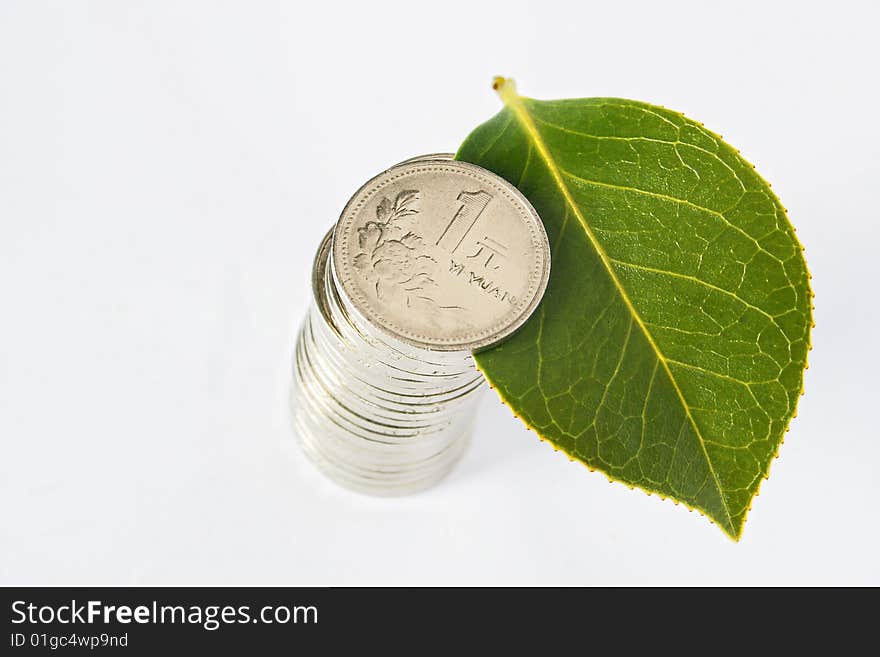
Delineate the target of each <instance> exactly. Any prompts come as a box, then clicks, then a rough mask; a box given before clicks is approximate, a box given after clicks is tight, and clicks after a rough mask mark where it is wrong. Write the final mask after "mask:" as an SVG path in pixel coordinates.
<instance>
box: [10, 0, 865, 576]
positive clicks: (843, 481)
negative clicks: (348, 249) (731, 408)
mask: <svg viewBox="0 0 880 657" xmlns="http://www.w3.org/2000/svg"><path fill="white" fill-rule="evenodd" d="M878 20H880V17H878V14H877V11H876V3H869V2H865V3H864V4H858V3H850V2H833V3H832V2H829V3H821V4H810V3H804V2H798V3H792V4H791V5H788V6H786V5H784V4H781V3H779V4H772V3H767V2H757V3H748V2H737V3H724V8H722V7H721V5H720V4H716V3H705V2H698V3H693V4H682V3H676V2H668V1H667V2H651V3H644V4H641V5H629V4H628V3H623V2H607V1H605V2H601V3H587V2H569V3H555V2H550V1H548V0H542V1H541V2H535V3H522V2H512V1H505V2H500V3H496V4H489V3H480V2H474V1H469V2H462V3H458V2H450V1H446V0H444V1H443V2H434V3H425V4H423V3H417V2H401V3H381V2H365V3H351V4H342V3H334V2H254V1H247V2H244V1H243V2H181V1H170V2H149V3H147V2H144V3H141V2H109V1H108V2H90V3H86V2H57V3H46V4H44V3H42V2H24V1H22V2H14V1H13V2H10V1H9V0H3V1H2V2H0V450H2V452H0V557H2V559H0V583H3V584H40V583H42V584H61V583H80V584H198V583H202V584H223V583H252V584H561V585H564V584H661V583H662V584H715V583H718V584H721V583H726V584H783V583H786V584H806V583H817V584H833V583H834V584H840V583H850V584H880V565H878V557H877V555H878V554H880V535H878V519H880V517H878V515H880V514H878V502H880V499H878V498H880V484H878V474H877V471H878V467H880V435H878V434H880V431H878V428H877V427H878V420H877V417H876V416H877V409H878V401H877V397H878V389H877V385H876V381H877V380H878V371H880V370H878V368H880V359H878V344H877V341H878V337H880V335H878V329H877V326H878V321H880V312H878V296H880V295H878V282H880V266H878V240H880V228H878V221H880V217H878V209H877V208H878V198H877V189H878V176H880V168H878V159H880V147H878V144H880V139H878V135H880V120H878V111H880V110H878V107H880V98H878V85H877V70H876V67H877V64H878V61H880V52H878V45H877V35H876V29H877V24H878ZM496 74H504V75H509V76H512V77H514V78H516V80H517V81H518V83H519V88H520V91H521V92H522V93H524V94H526V95H531V96H534V97H539V98H564V97H573V96H575V97H576V96H623V97H630V98H637V99H641V100H646V101H650V102H654V103H657V104H662V105H665V106H667V107H672V108H675V109H678V110H681V111H683V112H685V113H687V114H688V115H690V116H692V117H694V118H697V119H698V120H700V121H703V122H705V124H706V125H707V127H709V128H711V129H713V130H716V131H718V132H721V133H722V134H723V135H724V137H725V138H726V139H727V140H728V141H730V142H731V143H732V144H734V145H736V146H737V147H738V148H740V149H742V152H743V154H744V155H745V156H746V158H747V159H749V160H750V161H752V162H754V163H755V164H756V165H757V166H758V169H759V171H760V172H761V173H762V174H763V175H764V176H765V177H766V178H767V179H769V180H771V181H772V182H773V184H774V189H775V190H776V191H777V192H778V194H779V195H780V197H781V198H782V200H783V203H784V204H785V205H786V206H787V207H788V209H789V211H790V216H791V219H792V221H793V223H794V224H795V226H796V227H797V229H798V235H799V237H800V238H801V240H802V241H803V243H804V244H805V245H806V254H807V258H808V262H809V264H810V268H811V270H812V272H813V275H814V280H813V283H814V287H815V292H816V322H817V326H816V329H815V332H814V340H813V342H814V345H815V347H814V350H813V352H812V354H811V357H810V362H811V368H810V370H809V371H808V373H807V379H806V396H805V397H804V398H803V399H802V402H801V408H800V414H799V416H798V418H797V419H796V420H795V421H794V423H793V424H792V427H791V431H790V433H789V434H788V435H787V437H786V442H785V445H784V446H783V449H782V455H781V458H780V459H779V460H778V461H776V462H775V463H774V465H773V470H772V476H771V478H770V480H769V481H767V482H765V483H764V485H763V487H762V489H761V495H760V497H759V498H758V499H757V500H756V501H755V505H754V508H753V511H752V513H751V516H750V518H749V521H748V523H747V526H746V531H745V536H744V539H743V541H742V542H741V543H740V544H734V543H733V542H731V541H729V540H728V539H727V538H725V537H724V535H723V534H722V533H721V531H720V530H718V529H717V528H715V527H714V526H712V525H710V524H709V523H708V521H706V520H705V519H703V518H701V517H699V516H698V515H697V514H696V513H693V514H690V513H688V512H687V511H686V510H685V509H684V508H683V507H676V506H674V505H673V504H672V503H671V502H662V501H661V500H659V499H657V498H656V497H648V496H646V495H645V494H643V493H641V492H638V491H635V492H633V491H630V490H629V489H627V488H626V487H625V486H622V485H620V484H613V485H609V483H608V481H607V480H606V479H605V478H604V477H603V476H602V475H601V474H598V473H597V474H590V473H589V472H588V471H587V470H586V469H585V468H583V467H582V466H580V465H577V464H572V463H569V462H568V460H567V459H566V458H564V457H562V456H561V455H559V454H555V453H554V452H553V450H552V449H550V448H549V447H548V446H547V445H544V444H541V443H539V442H538V440H537V438H536V437H535V436H534V435H533V434H531V433H529V432H527V431H526V430H525V429H523V428H522V426H521V424H520V423H519V422H518V421H517V420H515V419H514V418H513V417H512V416H511V414H510V412H509V411H508V410H507V409H506V408H504V407H502V406H501V405H500V402H497V401H496V399H495V398H494V397H487V398H486V400H485V403H484V406H483V410H482V414H481V419H480V423H479V426H478V428H477V432H476V436H475V440H474V442H473V445H472V447H471V449H470V451H469V452H468V453H467V454H466V455H465V458H464V460H463V461H462V463H461V464H460V465H459V467H458V468H457V469H456V470H455V471H454V473H453V474H452V475H451V476H450V477H449V478H448V479H446V480H445V481H444V482H442V483H441V484H440V485H439V486H437V487H436V488H434V489H432V490H430V491H428V492H426V493H423V494H419V495H416V496H413V497H409V498H403V499H391V500H388V499H372V498H368V497H363V496H359V495H357V494H354V493H349V492H347V491H345V490H342V489H340V488H337V487H336V486H335V485H333V484H332V483H330V482H329V481H327V480H325V479H324V478H323V477H322V476H321V475H319V474H318V473H317V472H315V471H314V470H313V469H312V467H311V466H310V464H309V463H308V462H307V461H306V460H305V459H304V457H303V456H302V455H301V454H300V453H299V452H298V451H297V450H296V449H287V448H286V447H285V445H286V444H288V445H289V444H290V443H291V442H292V440H293V439H292V432H291V429H290V428H289V418H288V408H287V403H286V395H287V390H288V381H289V375H290V374H289V360H290V355H291V349H292V346H293V342H294V338H295V332H296V329H297V326H298V324H299V321H300V318H301V317H302V314H303V312H304V311H305V309H306V306H307V303H308V291H307V281H308V274H309V267H310V265H311V260H312V257H313V255H314V252H315V249H316V247H317V244H318V242H319V239H320V238H321V236H322V235H323V234H324V232H325V231H326V230H327V229H328V227H329V226H330V225H331V223H332V222H333V221H334V219H335V217H336V215H337V213H338V212H339V210H340V209H341V207H342V205H343V204H344V203H345V201H346V200H347V199H348V197H349V196H350V194H351V193H352V192H353V191H354V190H355V189H356V188H357V187H358V186H359V185H360V184H361V183H362V182H363V181H364V180H365V179H367V178H368V177H370V176H372V175H373V174H375V173H377V172H378V171H380V170H382V169H383V168H384V167H386V166H388V165H390V164H392V163H394V162H396V161H398V160H401V159H403V158H406V157H409V156H412V155H417V154H421V153H428V152H434V151H449V150H455V148H456V147H457V146H458V145H459V144H460V143H461V141H462V140H463V139H464V137H465V136H466V135H467V134H468V132H469V131H470V130H471V129H472V128H474V127H475V126H476V125H477V124H478V123H480V122H482V121H484V120H486V119H488V118H489V117H490V116H491V115H492V114H494V113H495V112H496V111H497V110H498V109H499V108H500V105H499V102H498V99H497V98H496V97H495V95H494V94H493V93H492V91H491V89H490V81H491V78H492V76H493V75H496Z"/></svg>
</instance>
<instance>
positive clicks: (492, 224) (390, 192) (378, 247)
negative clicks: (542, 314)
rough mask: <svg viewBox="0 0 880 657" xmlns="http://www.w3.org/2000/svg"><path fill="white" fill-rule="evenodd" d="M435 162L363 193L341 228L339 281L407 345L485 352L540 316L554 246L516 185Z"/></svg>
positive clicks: (401, 168) (372, 318)
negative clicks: (538, 309) (534, 315)
mask: <svg viewBox="0 0 880 657" xmlns="http://www.w3.org/2000/svg"><path fill="white" fill-rule="evenodd" d="M430 157H431V159H421V158H420V159H415V160H408V161H407V162H403V163H401V164H399V165H397V166H395V167H392V168H391V169H388V170H387V171H385V172H383V173H381V174H379V175H378V176H376V177H375V178H373V179H372V180H370V181H369V182H368V183H366V184H365V185H364V186H363V187H361V188H360V189H359V190H358V191H357V192H356V193H355V195H354V196H353V197H352V198H351V200H350V201H349V202H348V204H347V205H346V206H345V209H344V210H343V211H342V215H341V216H340V218H339V221H338V222H337V224H336V228H335V230H334V234H333V253H332V259H333V274H334V276H335V277H336V281H337V284H338V287H339V289H340V290H341V291H342V293H343V294H344V295H345V296H346V297H347V298H348V300H349V301H350V302H351V304H352V305H353V307H354V308H355V309H356V310H357V311H358V312H359V313H360V314H362V315H363V316H364V317H365V318H366V319H367V320H368V321H369V322H370V323H372V324H374V325H375V326H377V327H379V328H380V329H382V330H383V331H385V332H386V333H388V334H390V335H391V336H393V337H395V338H397V339H398V340H401V341H403V342H405V343H408V344H411V345H414V346H417V347H421V348H425V349H433V350H440V351H477V350H479V349H484V348H486V347H489V346H491V345H494V344H496V343H498V342H500V341H501V340H503V339H504V338H506V337H508V336H510V335H511V334H512V333H513V332H514V331H516V330H517V329H518V328H519V327H520V326H522V325H523V323H524V322H525V321H526V320H527V319H528V318H529V316H530V315H531V314H532V312H533V311H534V310H535V307H536V306H537V305H538V302H539V301H540V300H541V297H542V295H543V294H544V290H545V288H546V287H547V279H548V276H549V274H550V246H549V243H548V241H547V234H546V232H545V231H544V226H543V224H542V223H541V220H540V218H539V217H538V214H537V213H536V212H535V209H534V208H533V207H532V205H531V204H530V203H529V202H528V200H526V198H525V197H524V196H523V195H522V194H521V193H520V192H519V190H517V189H516V188H515V187H514V186H513V185H511V184H510V183H508V182H507V181H506V180H504V179H503V178H500V177H498V176H496V175H495V174H493V173H491V172H489V171H487V170H485V169H483V168H482V167H478V166H475V165H473V164H468V163H466V162H457V161H447V160H444V159H433V158H435V157H437V156H430Z"/></svg>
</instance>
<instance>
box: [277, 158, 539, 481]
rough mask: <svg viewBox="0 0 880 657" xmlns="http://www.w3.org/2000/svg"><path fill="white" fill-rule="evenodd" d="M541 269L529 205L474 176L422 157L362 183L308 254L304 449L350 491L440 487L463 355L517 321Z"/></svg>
mask: <svg viewBox="0 0 880 657" xmlns="http://www.w3.org/2000/svg"><path fill="white" fill-rule="evenodd" d="M549 260H550V256H549V247H548V244H547V236H546V234H545V232H544V229H543V226H542V224H541V222H540V220H539V219H538V216H537V214H536V213H535V211H534V209H533V208H532V206H531V205H530V204H529V202H528V201H527V200H526V199H525V198H524V197H523V196H522V194H520V193H519V192H518V191H517V190H516V188H515V187H513V186H511V185H510V184H509V183H507V182H506V181H504V180H503V179H501V178H499V177H498V176H495V175H494V174H492V173H490V172H488V171H486V170H484V169H482V168H480V167H476V166H474V165H470V164H466V163H462V162H456V161H453V160H451V158H450V156H446V155H435V156H424V157H420V158H414V159H412V160H407V161H406V162H403V163H401V164H399V165H397V166H395V167H392V168H391V169H388V170H387V171H385V172H383V173H381V174H379V175H378V176H376V177H375V178H373V179H372V180H370V181H369V182H367V183H366V184H365V185H364V186H363V187H362V188H361V189H360V190H358V191H357V192H356V193H355V195H354V196H353V197H352V198H351V200H350V201H349V203H348V204H347V205H346V207H345V209H344V210H343V212H342V215H341V216H340V218H339V221H338V222H337V224H336V226H335V227H334V229H333V230H331V231H330V233H328V235H327V236H326V237H325V238H324V241H323V242H322V244H321V247H320V248H319V250H318V254H317V256H316V258H315V264H314V268H313V274H312V289H313V294H314V299H313V303H312V307H311V308H310V310H309V313H308V315H307V317H306V320H305V322H304V324H303V327H302V329H301V331H300V334H299V339H298V341H297V346H296V354H295V359H294V367H293V374H294V376H293V379H294V385H293V388H292V404H293V415H294V425H295V429H296V431H297V434H298V436H299V439H300V441H301V444H302V446H303V449H304V451H305V452H306V454H307V455H308V456H309V457H310V458H311V459H312V460H313V461H314V463H315V464H316V465H317V466H318V467H319V468H320V469H321V470H322V471H323V472H325V473H326V474H327V475H329V476H330V477H331V478H332V479H334V480H335V481H337V482H338V483H340V484H342V485H345V486H348V487H349V488H353V489H356V490H360V491H362V492H367V493H372V494H377V495H401V494H406V493H411V492H414V491H417V490H420V489H423V488H426V487H428V486H430V485H432V484H433V483H435V482H436V481H438V480H439V479H440V478H441V477H443V476H444V475H445V474H446V473H447V472H448V471H449V470H450V469H451V468H452V466H453V465H454V464H455V462H456V461H457V459H458V457H459V456H460V455H461V453H462V451H463V450H464V447H465V446H466V444H467V440H468V437H469V435H470V430H471V426H472V424H473V420H474V418H475V411H476V408H477V403H478V401H479V397H480V392H481V390H482V389H483V385H482V383H483V379H482V375H481V374H480V373H479V372H478V371H477V370H476V368H475V367H474V363H473V358H472V355H471V354H472V352H473V351H475V350H478V349H483V348H487V347H489V346H492V345H495V344H497V343H498V342H500V341H501V340H503V339H504V338H506V337H508V336H509V335H510V334H512V333H513V332H514V331H515V330H517V329H518V328H519V327H520V326H521V325H522V324H523V323H524V322H525V321H526V319H528V317H529V316H530V315H531V313H532V312H533V311H534V309H535V307H536V306H537V304H538V302H539V301H540V298H541V296H542V294H543V292H544V288H545V287H546V284H547V277H548V274H549V266H550V262H549Z"/></svg>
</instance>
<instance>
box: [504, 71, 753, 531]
mask: <svg viewBox="0 0 880 657" xmlns="http://www.w3.org/2000/svg"><path fill="white" fill-rule="evenodd" d="M497 91H498V94H499V95H500V96H501V99H502V100H503V101H504V104H505V105H506V106H507V107H508V108H509V109H510V111H511V112H512V113H513V116H514V117H515V118H516V119H517V120H518V121H519V123H520V124H521V126H522V128H523V130H524V131H525V133H526V136H527V137H528V138H529V139H530V140H531V141H532V143H533V144H534V147H535V149H536V150H537V151H538V154H539V155H540V156H541V159H542V160H544V163H545V165H546V166H547V170H548V171H549V172H550V175H551V177H552V178H553V180H554V182H555V183H556V185H557V187H559V190H560V191H561V192H562V196H563V199H564V200H565V203H566V204H567V205H568V206H569V208H570V210H571V212H572V214H574V216H575V217H577V220H578V222H579V223H580V225H581V227H582V228H583V230H584V233H586V235H587V238H588V239H589V240H590V243H591V244H592V245H593V248H594V249H595V250H596V253H597V254H598V255H599V259H600V260H601V261H602V265H603V266H604V267H605V270H606V271H607V272H608V275H609V276H610V277H611V282H612V283H614V286H615V287H616V288H617V291H618V293H619V294H620V297H621V299H623V302H624V304H625V305H626V307H627V309H628V310H629V311H630V314H631V315H632V317H633V319H634V320H635V322H636V323H637V324H638V325H639V328H640V329H641V330H642V334H643V335H644V336H645V339H646V340H647V341H648V344H649V345H651V349H652V350H653V351H654V354H655V356H656V357H657V360H658V362H660V364H661V365H662V366H663V369H664V370H665V371H666V375H667V377H669V381H670V383H672V387H673V388H674V389H675V393H676V395H678V399H679V401H680V402H681V405H682V408H683V409H684V412H685V415H687V418H688V421H689V422H690V424H691V427H692V428H693V430H694V433H695V434H696V436H697V440H698V441H699V443H700V449H701V450H702V451H703V456H705V458H706V464H707V465H708V467H709V472H710V473H711V474H712V479H713V481H714V482H715V487H716V488H717V489H718V497H719V499H720V500H721V505H722V506H723V507H724V513H725V515H726V516H727V524H728V528H729V530H730V532H731V534H732V535H733V536H734V537H736V536H737V529H736V527H735V526H734V524H733V518H732V517H731V515H730V508H729V507H728V506H727V500H725V499H724V489H723V488H722V487H721V481H720V480H719V479H718V474H717V473H716V472H715V468H714V467H713V465H712V459H710V458H709V453H708V451H707V449H706V441H705V439H704V438H703V435H702V433H701V432H700V428H699V426H697V422H696V420H695V419H694V416H693V414H692V413H691V410H690V406H689V405H688V403H687V400H685V398H684V393H683V392H682V390H681V388H680V387H679V385H678V382H677V381H676V380H675V376H673V374H672V370H671V368H670V367H669V363H668V361H667V359H666V356H665V355H664V354H663V352H662V351H660V347H659V346H658V345H657V343H656V342H655V341H654V337H653V336H652V335H651V333H650V331H648V328H647V326H645V323H644V321H643V320H642V317H641V315H640V314H639V312H638V311H637V310H636V308H635V306H634V305H633V303H632V301H631V300H630V298H629V294H627V292H626V288H624V287H623V285H622V284H621V282H620V279H618V278H617V274H616V273H615V271H614V268H613V267H612V264H611V261H610V258H609V257H608V255H607V254H606V253H605V249H604V248H603V247H602V245H601V243H600V242H599V240H598V239H597V238H596V236H595V235H594V234H593V231H592V229H591V228H590V225H589V224H588V223H587V220H586V218H585V217H584V216H583V214H582V213H581V211H580V208H579V207H578V205H577V203H575V200H574V197H573V196H572V195H571V192H570V191H569V189H568V185H566V183H565V180H564V178H563V175H562V171H561V169H560V168H559V166H558V165H557V164H556V162H555V160H554V159H553V156H552V155H551V154H550V151H549V149H548V148H547V145H546V144H545V143H544V139H543V137H542V136H541V133H540V132H539V131H538V128H537V126H536V125H535V122H534V120H533V119H532V116H531V115H530V114H529V112H528V110H527V109H526V107H525V104H524V103H523V101H522V98H521V97H520V96H519V95H518V94H517V93H516V87H515V86H514V85H513V83H512V82H511V81H509V80H504V81H502V82H500V84H499V85H498V86H497Z"/></svg>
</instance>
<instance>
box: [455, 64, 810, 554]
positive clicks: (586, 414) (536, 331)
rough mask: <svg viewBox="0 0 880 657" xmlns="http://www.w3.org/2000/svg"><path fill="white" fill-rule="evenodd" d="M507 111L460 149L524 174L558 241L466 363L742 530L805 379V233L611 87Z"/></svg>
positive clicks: (756, 181)
mask: <svg viewBox="0 0 880 657" xmlns="http://www.w3.org/2000/svg"><path fill="white" fill-rule="evenodd" d="M496 89H498V90H499V93H500V95H501V97H502V99H503V100H504V103H505V108H504V109H503V110H502V111H501V112H500V113H499V114H497V115H496V116H495V117H493V118H492V119H490V120H489V121H488V122H486V123H484V124H483V125H481V126H480V127H478V128H477V129H476V130H474V132H473V133H471V135H470V136H469V137H468V138H467V140H466V141H465V142H464V144H463V145H462V146H461V149H460V150H459V152H458V154H457V155H456V157H457V158H458V159H460V160H465V161H468V162H472V163H475V164H479V165H481V166H483V167H486V168H487V169H490V170H492V171H494V172H496V173H497V174H499V175H501V176H503V177H504V178H506V179H507V180H508V181H510V182H511V183H513V184H515V185H516V186H517V187H519V189H520V190H522V192H523V193H524V194H525V195H526V196H527V197H528V198H529V200H530V201H531V202H532V204H533V205H534V206H535V208H536V209H537V211H538V213H539V214H540V215H541V217H542V219H543V220H544V223H545V225H546V227H547V233H548V235H549V237H550V245H551V249H552V260H551V273H550V283H549V286H548V288H547V292H546V294H545V296H544V300H543V301H542V303H541V305H540V306H539V308H538V310H537V312H536V313H535V315H534V316H533V317H532V318H531V319H530V320H529V321H528V322H527V323H526V325H525V326H524V327H523V329H522V330H521V331H519V332H518V333H517V334H516V335H515V336H513V337H512V338H511V339H510V340H508V341H507V342H504V343H503V344H501V345H500V346H498V347H495V348H493V349H491V350H488V351H484V352H482V353H480V354H477V356H476V360H477V364H478V366H479V367H480V369H481V370H482V371H483V373H484V374H485V375H486V378H487V379H488V380H489V383H490V384H491V385H492V386H493V387H494V388H495V389H496V390H497V392H498V393H499V394H500V396H501V397H502V399H503V400H504V401H505V402H506V403H507V404H508V405H509V406H511V407H512V409H513V410H514V412H515V413H516V414H517V415H518V416H519V417H520V418H522V419H523V421H524V422H525V423H526V424H527V425H528V426H529V427H530V428H532V429H533V430H534V431H535V432H537V433H538V435H539V436H540V437H542V438H544V439H546V440H548V441H550V442H551V443H553V445H555V446H556V447H557V448H559V449H560V450H562V451H564V452H565V453H567V454H568V455H569V456H570V457H571V458H574V459H577V460H579V461H582V462H583V463H585V464H586V465H587V466H588V467H589V468H591V469H598V470H601V471H602V472H604V473H605V474H606V475H608V476H609V477H611V478H612V479H615V480H620V481H622V482H625V483H627V484H629V485H631V486H638V487H639V488H642V489H644V490H646V491H648V492H653V493H658V494H660V495H661V496H664V497H669V498H672V499H673V500H676V501H678V502H682V503H684V504H685V505H686V506H688V507H690V508H695V509H698V510H700V511H701V512H703V513H704V514H705V515H707V516H708V517H709V518H710V519H712V520H713V521H714V522H716V523H717V524H718V526H720V527H721V528H722V529H723V530H724V531H725V532H726V533H727V534H729V535H730V536H731V537H732V538H734V539H736V540H738V539H739V537H740V536H741V534H742V528H743V523H744V522H745V517H746V513H747V512H748V510H749V508H750V506H751V502H752V498H753V497H754V496H755V495H756V494H757V491H758V487H759V485H760V483H761V481H762V479H764V478H765V477H766V476H767V473H768V470H769V466H770V462H771V461H772V460H773V458H774V456H775V455H776V454H777V452H778V449H779V445H780V444H781V442H782V438H783V434H784V433H785V431H786V430H787V427H788V423H789V421H790V419H791V418H792V417H793V416H794V414H795V408H796V405H797V401H798V398H799V397H800V395H801V392H802V381H803V371H804V368H805V367H806V363H807V352H808V351H809V337H810V328H811V326H812V293H811V291H810V287H809V274H808V272H807V267H806V263H805V262H804V258H803V252H802V247H801V246H800V244H799V243H798V241H797V239H796V238H795V235H794V229H793V228H792V226H791V224H790V223H789V222H788V219H787V218H786V214H785V209H784V208H783V207H782V205H781V204H780V202H779V200H778V199H777V198H776V196H775V195H774V194H773V193H772V192H771V191H770V186H769V185H768V184H767V183H766V182H765V181H764V180H763V179H762V178H761V177H760V176H759V175H758V174H757V173H756V172H755V170H754V167H753V166H752V165H750V164H749V163H748V162H746V161H745V160H744V159H743V158H742V157H740V155H739V153H738V151H736V150H734V149H733V148H732V147H730V146H729V145H727V144H726V143H724V142H723V141H722V140H721V138H720V137H719V136H717V135H715V134H713V133H711V132H709V131H708V130H706V129H705V128H704V127H703V126H702V124H700V123H696V122H694V121H692V120H690V119H688V118H686V117H684V116H682V115H681V114H679V113H677V112H673V111H670V110H667V109H664V108H662V107H657V106H654V105H648V104H646V103H641V102H637V101H632V100H623V99H619V98H584V99H573V100H559V101H538V100H533V99H530V98H524V97H521V96H519V95H517V93H516V89H515V87H514V86H513V83H512V82H511V81H509V80H504V79H500V78H499V79H498V80H496Z"/></svg>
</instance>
